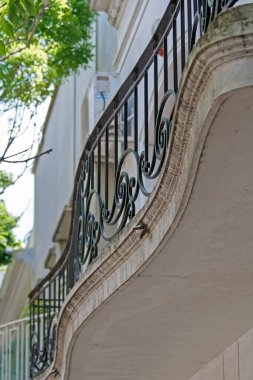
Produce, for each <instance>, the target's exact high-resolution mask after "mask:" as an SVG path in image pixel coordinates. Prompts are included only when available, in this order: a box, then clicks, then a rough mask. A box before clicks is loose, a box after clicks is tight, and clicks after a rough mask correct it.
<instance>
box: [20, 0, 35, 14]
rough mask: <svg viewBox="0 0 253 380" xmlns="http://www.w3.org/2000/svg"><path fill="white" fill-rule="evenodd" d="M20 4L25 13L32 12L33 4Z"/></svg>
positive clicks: (25, 0)
mask: <svg viewBox="0 0 253 380" xmlns="http://www.w3.org/2000/svg"><path fill="white" fill-rule="evenodd" d="M20 4H21V5H22V7H23V8H24V10H26V11H27V12H29V13H31V12H32V11H33V4H32V3H31V2H30V1H28V0H20Z"/></svg>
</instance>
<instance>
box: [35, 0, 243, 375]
mask: <svg viewBox="0 0 253 380" xmlns="http://www.w3.org/2000/svg"><path fill="white" fill-rule="evenodd" d="M235 3H236V1H235V0H233V1H231V0H175V1H171V2H170V3H169V5H168V8H167V10H166V12H165V14H164V16H163V18H162V19H161V21H160V23H159V25H158V28H157V30H156V31H155V33H154V35H153V37H152V39H151V41H150V43H149V44H148V46H147V47H146V49H145V51H144V53H143V54H142V55H141V57H140V59H139V61H138V62H137V64H136V65H135V67H134V69H133V70H132V72H131V73H130V75H129V76H128V78H127V79H126V81H125V82H124V83H123V85H122V86H121V88H120V89H119V91H118V92H117V94H116V95H115V97H114V98H113V100H112V102H111V103H110V104H109V106H108V107H107V108H106V110H105V112H104V114H103V115H102V117H101V118H100V120H99V121H98V123H97V124H96V126H95V128H94V130H93V132H92V134H91V136H90V137H89V139H88V141H87V143H86V146H85V149H84V152H83V154H82V157H81V160H80V163H79V166H78V170H77V174H76V177H75V186H74V195H73V206H72V220H71V230H70V236H69V240H68V244H67V247H66V249H65V251H64V254H63V256H62V257H61V259H60V260H59V262H58V263H57V264H56V266H55V268H54V269H53V270H52V271H51V272H50V273H49V274H48V275H47V276H46V277H45V278H44V280H42V281H41V282H40V283H39V284H38V285H37V286H36V288H35V289H34V290H33V291H32V292H31V293H30V295H29V297H30V310H31V312H30V319H31V332H30V333H31V376H36V375H38V374H39V373H40V372H41V371H43V370H44V369H45V368H46V367H47V366H49V365H50V363H51V362H52V360H53V355H54V349H55V332H56V324H57V316H58V314H59V311H60V308H61V305H62V303H63V301H64V299H65V297H66V295H67V294H68V292H69V291H70V289H71V288H72V287H73V286H74V284H75V283H76V282H77V280H78V279H79V278H80V276H81V275H82V273H83V272H84V271H85V270H86V268H87V267H88V265H90V264H91V263H92V262H93V260H95V258H96V257H97V256H98V254H100V252H101V251H102V249H103V247H104V246H105V245H106V243H107V242H109V241H110V240H112V239H114V237H115V236H116V235H117V234H118V233H119V232H120V231H121V230H122V229H123V227H124V226H125V225H126V223H127V222H128V221H129V220H130V219H132V218H133V217H134V215H135V214H136V212H137V211H138V210H139V209H140V208H141V207H142V206H143V204H144V203H145V199H146V198H147V197H148V195H149V194H150V192H151V191H152V189H153V187H154V184H155V183H156V180H157V178H158V176H159V174H160V172H161V168H162V166H163V162H164V160H165V156H166V154H167V147H168V142H169V140H170V139H171V138H172V136H171V133H170V132H171V117H172V112H173V105H174V101H175V97H176V94H177V91H178V85H179V80H180V77H181V73H182V71H183V69H184V66H185V62H186V59H187V57H188V55H189V53H190V51H191V49H192V47H193V46H194V44H195V42H196V41H197V39H198V38H199V37H200V36H201V35H203V34H204V33H205V32H206V31H207V29H208V26H209V24H210V23H211V21H212V20H213V19H214V18H215V16H216V15H217V14H218V13H220V12H221V11H222V10H224V9H227V8H229V7H231V6H233V5H234V4H235ZM39 315H41V316H43V317H41V319H39V320H38V321H37V319H38V318H37V316H39ZM35 321H36V323H35Z"/></svg>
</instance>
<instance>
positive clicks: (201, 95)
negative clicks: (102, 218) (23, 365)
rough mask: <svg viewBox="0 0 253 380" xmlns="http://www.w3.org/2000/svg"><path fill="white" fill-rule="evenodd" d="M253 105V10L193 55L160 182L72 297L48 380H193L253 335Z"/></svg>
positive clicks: (214, 32) (235, 13)
mask: <svg viewBox="0 0 253 380" xmlns="http://www.w3.org/2000/svg"><path fill="white" fill-rule="evenodd" d="M252 99H253V6H252V5H251V4H250V5H244V6H240V7H237V8H234V9H230V10H228V11H226V12H224V13H223V14H221V15H219V16H218V17H217V18H216V19H215V20H214V22H213V24H212V25H211V27H210V29H209V31H208V33H207V34H206V35H205V36H204V37H203V38H202V39H201V40H200V41H199V42H198V43H197V44H196V46H195V47H194V49H193V51H192V53H191V56H190V57H189V60H188V63H187V65H186V68H185V70H184V73H183V77H182V80H181V86H180V90H179V94H178V96H177V102H176V106H175V112H174V123H173V128H174V132H173V133H174V135H173V136H174V138H173V140H172V142H171V146H170V149H169V154H168V157H167V161H166V163H165V165H164V169H163V172H162V174H161V177H160V181H159V183H158V184H157V186H156V188H155V190H154V191H153V193H152V195H151V196H150V198H149V200H148V202H147V203H146V204H145V206H144V208H143V209H142V210H141V211H140V212H139V213H138V214H137V216H136V217H135V218H134V219H133V221H132V222H131V223H129V224H128V225H127V227H126V228H125V229H124V230H123V232H122V233H121V234H120V235H119V236H118V237H117V238H116V239H115V241H114V242H113V243H112V244H110V245H109V246H108V247H107V248H106V249H105V251H104V252H103V255H101V256H99V257H98V259H97V260H96V261H95V262H94V263H93V265H92V266H91V267H90V268H89V269H88V270H87V272H86V273H85V275H84V277H83V278H82V279H80V281H79V282H78V283H77V284H76V285H75V287H74V288H73V289H72V291H71V292H70V294H69V295H68V297H67V299H66V300H65V303H64V307H63V309H62V311H61V314H60V318H59V324H58V330H57V348H56V356H55V360H54V362H53V364H52V365H51V367H50V368H49V369H48V370H47V371H46V372H45V373H44V374H43V375H42V376H41V378H43V379H44V378H45V379H69V380H76V379H81V378H83V379H87V380H90V379H92V380H95V379H96V380H98V379H99V380H100V379H101V380H102V379H103V380H114V379H115V380H119V379H124V380H125V379H126V380H127V379H129V380H130V379H138V380H153V379H155V378H157V379H159V380H162V379H168V378H169V379H172V380H186V379H189V378H190V377H191V376H192V375H193V374H194V373H195V372H197V371H199V370H200V369H201V368H202V367H205V364H206V363H208V362H209V361H211V360H212V359H213V358H214V357H216V356H217V355H218V354H219V353H221V352H222V351H224V350H225V349H226V347H228V346H229V345H231V344H232V343H233V342H234V341H235V340H236V339H238V338H239V337H240V336H241V335H242V334H243V333H244V332H245V331H247V330H248V329H249V328H251V327H252V325H253V318H252V316H253V256H252V248H253V238H252V222H253V206H252V205H253V202H252V200H253V165H252V141H253V128H252V120H253V105H252ZM200 158H201V159H200ZM141 221H142V222H143V223H145V224H146V226H147V233H146V234H145V235H144V236H143V237H142V238H141V237H140V234H141V232H140V231H134V230H133V227H134V226H135V225H137V224H138V223H140V222H141ZM222 360H223V359H222ZM196 376H201V375H196ZM219 376H220V375H219ZM222 376H224V371H223V375H222ZM202 378H203V379H209V377H196V378H193V379H194V380H199V379H201V380H202ZM252 378H253V374H252ZM210 379H216V380H217V379H222V380H224V377H215V376H214V377H210ZM226 379H227V378H226ZM228 379H229V380H230V379H231V380H232V379H234V377H231V378H230V377H228ZM235 379H237V378H236V377H235ZM242 379H243V380H244V379H245V380H250V379H251V377H240V380H242Z"/></svg>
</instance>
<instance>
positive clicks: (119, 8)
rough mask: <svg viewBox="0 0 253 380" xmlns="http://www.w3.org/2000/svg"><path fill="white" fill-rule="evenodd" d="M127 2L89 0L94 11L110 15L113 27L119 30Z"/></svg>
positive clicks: (121, 0) (109, 18)
mask: <svg viewBox="0 0 253 380" xmlns="http://www.w3.org/2000/svg"><path fill="white" fill-rule="evenodd" d="M126 3H127V0H89V5H90V9H91V10H92V11H96V12H101V11H104V12H106V13H107V14H108V20H109V22H110V24H111V25H112V26H114V27H115V28H118V26H119V23H120V20H121V16H122V13H123V10H124V7H125V6H126Z"/></svg>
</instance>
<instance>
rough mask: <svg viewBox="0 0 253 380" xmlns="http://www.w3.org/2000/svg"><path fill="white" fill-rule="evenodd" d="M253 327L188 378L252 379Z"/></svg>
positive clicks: (212, 379)
mask: <svg viewBox="0 0 253 380" xmlns="http://www.w3.org/2000/svg"><path fill="white" fill-rule="evenodd" d="M252 378H253V329H251V330H249V331H248V332H247V333H246V334H244V335H243V336H242V337H241V338H240V339H238V340H237V341H236V342H234V343H233V344H232V345H231V346H230V347H228V348H227V349H226V350H225V351H224V352H222V353H221V354H220V355H219V356H218V357H217V358H215V359H214V360H212V361H211V362H210V363H208V364H207V365H206V366H205V367H204V368H202V369H201V370H200V371H198V372H197V373H196V374H195V375H194V376H192V377H191V379H190V380H252Z"/></svg>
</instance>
